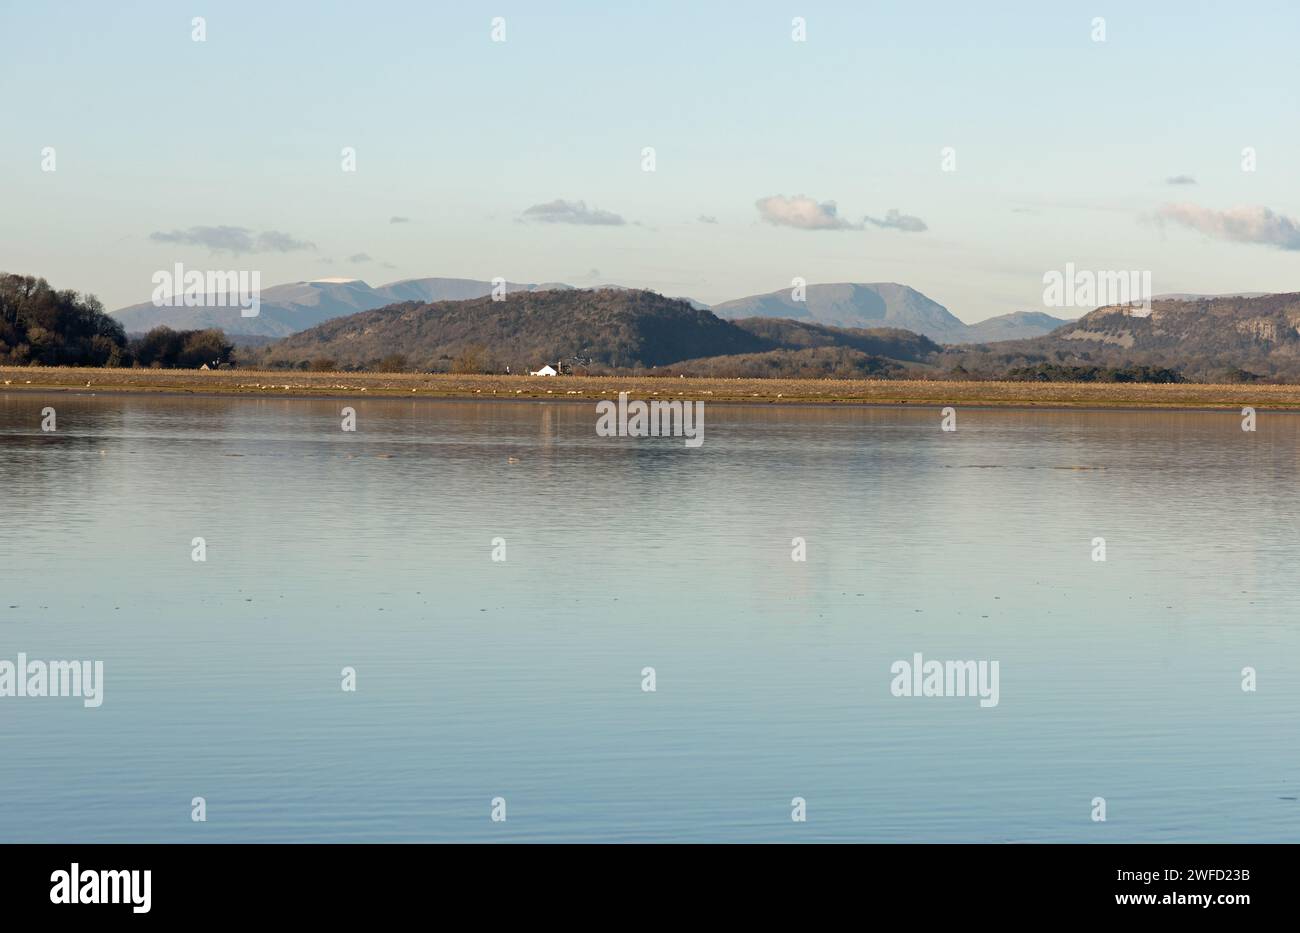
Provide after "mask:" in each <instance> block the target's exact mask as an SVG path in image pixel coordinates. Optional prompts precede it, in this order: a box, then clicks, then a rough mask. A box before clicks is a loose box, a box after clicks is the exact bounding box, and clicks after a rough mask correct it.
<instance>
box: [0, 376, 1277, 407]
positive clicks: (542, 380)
mask: <svg viewBox="0 0 1300 933" xmlns="http://www.w3.org/2000/svg"><path fill="white" fill-rule="evenodd" d="M36 390H39V391H51V390H55V391H74V392H96V393H99V392H159V393H168V394H174V395H256V396H281V397H284V396H320V397H330V396H365V397H372V396H390V397H403V398H410V397H417V398H418V397H428V398H468V399H483V398H498V399H551V400H554V399H599V398H609V397H611V396H616V395H617V394H618V393H619V392H628V393H629V394H631V395H632V396H633V397H639V398H651V397H654V396H656V395H658V396H659V397H660V398H679V397H680V398H691V399H704V400H706V401H713V402H751V403H756V402H757V403H772V404H790V403H810V402H815V403H823V404H866V405H908V404H911V405H988V406H1008V407H1025V408H1033V407H1052V408H1241V407H1243V406H1246V405H1250V406H1252V407H1254V408H1259V409H1272V410H1279V409H1295V410H1300V385H1286V386H1273V385H1200V384H1174V385H1157V384H1140V383H1057V382H938V381H933V382H932V381H920V380H909V381H903V380H899V381H886V380H841V379H680V378H678V379H674V378H647V377H633V376H627V377H624V376H558V377H550V378H546V377H540V376H538V377H534V376H468V375H465V376H461V375H424V374H416V373H306V372H276V371H271V372H256V371H251V370H221V371H211V372H201V371H198V370H182V369H168V370H163V369H81V368H61V367H30V368H16V367H0V392H16V391H17V392H21V391H36Z"/></svg>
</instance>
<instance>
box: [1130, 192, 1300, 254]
mask: <svg viewBox="0 0 1300 933" xmlns="http://www.w3.org/2000/svg"><path fill="white" fill-rule="evenodd" d="M1156 217H1157V219H1159V220H1161V221H1167V222H1169V223H1175V224H1179V225H1180V226H1183V227H1188V228H1190V229H1192V230H1199V231H1200V232H1201V233H1204V234H1205V235H1206V236H1211V237H1214V238H1215V239H1219V240H1228V241H1229V242H1232V243H1258V244H1261V245H1263V246H1276V247H1277V248H1278V249H1288V250H1292V249H1295V250H1300V224H1297V223H1296V222H1295V221H1294V220H1292V219H1291V218H1290V217H1287V216H1285V215H1283V214H1275V213H1273V212H1272V211H1271V210H1269V209H1268V208H1267V207H1233V208H1230V209H1228V210H1226V211H1216V210H1212V209H1210V208H1208V207H1200V206H1198V205H1196V204H1187V203H1182V204H1166V205H1164V206H1162V207H1161V208H1160V209H1159V210H1158V211H1157V212H1156Z"/></svg>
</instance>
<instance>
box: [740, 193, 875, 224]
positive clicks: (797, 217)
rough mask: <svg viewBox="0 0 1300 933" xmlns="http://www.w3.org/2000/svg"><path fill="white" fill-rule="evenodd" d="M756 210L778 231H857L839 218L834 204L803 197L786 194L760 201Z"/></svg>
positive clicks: (756, 203)
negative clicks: (787, 229) (779, 229)
mask: <svg viewBox="0 0 1300 933" xmlns="http://www.w3.org/2000/svg"><path fill="white" fill-rule="evenodd" d="M755 206H756V207H758V215H759V216H760V217H761V218H763V220H765V221H767V222H768V223H770V224H774V225H776V226H778V227H794V228H796V229H798V230H852V229H854V227H855V225H854V224H851V223H849V222H848V221H847V220H845V219H843V218H842V217H840V216H839V214H838V213H837V212H836V208H835V202H834V201H823V202H821V203H820V204H818V203H817V201H816V200H814V199H813V198H810V197H807V196H806V195H802V194H797V195H795V196H794V197H792V198H787V197H786V196H785V195H783V194H774V195H770V196H769V197H766V198H759V199H758V201H756V202H755Z"/></svg>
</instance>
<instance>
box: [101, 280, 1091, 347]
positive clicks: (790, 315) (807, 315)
mask: <svg viewBox="0 0 1300 933" xmlns="http://www.w3.org/2000/svg"><path fill="white" fill-rule="evenodd" d="M599 288H600V289H601V290H619V289H621V288H622V286H618V285H605V286H600V287H599ZM557 290H558V291H572V290H576V289H575V287H574V286H572V285H566V284H563V283H557V282H548V283H541V284H522V283H517V282H507V283H506V291H507V294H511V293H514V292H539V291H557ZM491 292H492V283H491V282H488V281H481V280H477V279H452V278H425V279H406V280H404V281H400V282H392V283H390V284H388V285H381V286H379V287H377V288H375V287H371V286H370V285H367V284H366V283H365V282H363V281H361V280H360V279H321V280H317V281H312V282H293V283H290V284H286V285H275V286H272V287H270V288H266V289H264V290H263V291H262V293H261V310H260V313H259V314H258V315H257V316H256V317H247V318H246V317H242V316H241V315H240V311H239V309H237V308H226V307H207V306H198V307H192V308H185V307H180V308H174V307H161V308H160V307H156V306H154V305H153V304H152V303H150V302H145V303H142V304H136V305H131V306H130V307H126V308H122V309H119V310H118V311H115V312H114V313H113V314H114V317H116V318H117V319H118V320H119V321H121V322H122V325H123V326H124V327H125V328H126V330H127V332H128V333H143V332H145V331H148V330H151V329H152V328H154V327H157V326H158V325H160V324H165V325H167V326H168V327H171V328H173V329H176V330H195V329H202V328H209V327H219V328H221V329H222V330H224V331H225V332H226V333H227V334H228V335H230V336H232V337H261V338H279V337H287V336H289V335H290V334H295V333H298V332H300V331H304V330H307V329H308V328H310V327H314V326H316V325H317V324H321V323H323V322H325V321H328V320H332V319H334V318H337V317H343V316H345V315H349V314H356V313H357V312H359V311H370V310H374V309H376V308H382V307H385V306H386V305H391V304H395V303H398V302H406V301H417V302H426V303H427V302H437V301H468V300H472V299H475V298H483V297H485V296H487V295H490V294H491ZM682 300H683V301H686V302H687V303H688V304H690V305H691V307H693V308H695V309H696V310H706V309H709V305H707V304H704V303H703V302H700V301H695V300H694V299H691V298H683V299H682ZM711 310H712V311H713V312H714V313H715V314H716V315H717V316H718V317H720V318H723V319H724V320H738V319H741V318H749V317H768V318H786V319H791V320H796V321H805V322H809V323H815V324H823V325H827V326H831V327H849V328H879V327H896V328H901V329H903V330H910V331H912V332H913V333H917V334H922V335H924V336H926V337H929V338H930V339H932V340H936V341H939V342H941V343H981V342H985V341H993V340H1017V339H1023V338H1026V337H1036V336H1039V335H1041V334H1046V333H1050V332H1051V331H1052V330H1054V329H1055V328H1057V327H1059V326H1060V325H1062V324H1064V323H1066V320H1065V319H1063V318H1055V317H1052V316H1051V315H1047V314H1043V313H1041V312H1032V311H1031V312H1026V311H1018V312H1014V313H1012V314H1004V315H1001V316H1000V317H994V318H989V319H988V320H986V321H981V322H979V323H978V324H965V323H963V322H962V321H961V320H959V319H958V318H957V317H956V316H954V315H953V314H952V313H951V312H949V311H948V309H947V308H945V307H943V305H941V304H939V303H937V302H935V301H932V300H931V299H929V298H927V297H926V296H925V295H923V294H921V293H920V292H918V291H916V290H915V289H912V288H909V287H907V286H906V285H897V284H894V283H877V284H853V283H846V284H838V285H809V286H807V288H806V300H804V301H795V300H793V298H792V297H791V292H790V291H789V290H785V291H779V292H771V293H769V294H766V295H751V296H749V297H746V298H738V299H736V300H734V301H727V302H723V303H722V304H720V305H716V306H714V307H713V308H712V309H711ZM241 342H248V341H241Z"/></svg>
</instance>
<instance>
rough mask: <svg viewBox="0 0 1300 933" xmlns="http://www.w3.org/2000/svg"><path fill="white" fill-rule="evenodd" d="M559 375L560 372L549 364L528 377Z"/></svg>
mask: <svg viewBox="0 0 1300 933" xmlns="http://www.w3.org/2000/svg"><path fill="white" fill-rule="evenodd" d="M559 374H560V372H559V370H557V369H556V368H555V367H554V366H552V365H550V364H549V363H547V364H546V365H545V366H543V367H542V368H541V369H538V370H534V371H533V372H530V373H529V374H528V375H530V376H558V375H559Z"/></svg>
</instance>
